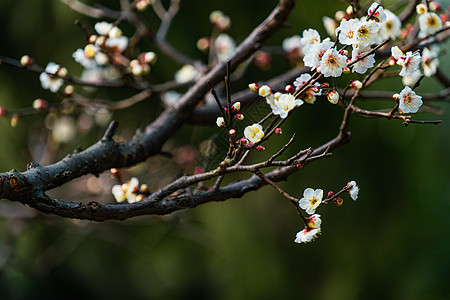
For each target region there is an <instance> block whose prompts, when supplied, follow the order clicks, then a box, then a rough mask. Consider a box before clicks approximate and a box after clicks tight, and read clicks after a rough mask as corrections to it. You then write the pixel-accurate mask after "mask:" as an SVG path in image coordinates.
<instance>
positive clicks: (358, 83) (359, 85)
mask: <svg viewBox="0 0 450 300" xmlns="http://www.w3.org/2000/svg"><path fill="white" fill-rule="evenodd" d="M350 87H351V88H352V89H354V90H360V89H361V88H362V82H361V81H359V80H353V81H352V83H351V84H350Z"/></svg>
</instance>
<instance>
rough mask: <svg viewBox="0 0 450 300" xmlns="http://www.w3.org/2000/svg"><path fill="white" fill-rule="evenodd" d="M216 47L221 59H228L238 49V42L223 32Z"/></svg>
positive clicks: (217, 40) (216, 41)
mask: <svg viewBox="0 0 450 300" xmlns="http://www.w3.org/2000/svg"><path fill="white" fill-rule="evenodd" d="M214 47H215V49H216V54H217V58H218V59H219V61H223V60H226V59H227V58H228V57H229V56H230V55H231V53H233V51H234V49H236V43H235V42H234V40H233V38H232V37H231V36H229V35H228V34H226V33H221V34H219V35H218V36H217V38H216V40H215V42H214Z"/></svg>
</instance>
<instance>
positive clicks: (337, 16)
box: [334, 10, 345, 22]
mask: <svg viewBox="0 0 450 300" xmlns="http://www.w3.org/2000/svg"><path fill="white" fill-rule="evenodd" d="M334 18H335V19H336V21H338V22H340V21H341V20H342V19H343V18H345V12H344V11H342V10H338V11H337V12H336V13H335V14H334Z"/></svg>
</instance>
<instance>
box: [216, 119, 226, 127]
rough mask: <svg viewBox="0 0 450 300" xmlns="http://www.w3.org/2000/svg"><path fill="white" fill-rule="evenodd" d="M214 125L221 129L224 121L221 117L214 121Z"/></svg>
mask: <svg viewBox="0 0 450 300" xmlns="http://www.w3.org/2000/svg"><path fill="white" fill-rule="evenodd" d="M216 124H217V126H218V127H220V128H223V127H225V119H224V118H223V117H218V118H217V119H216Z"/></svg>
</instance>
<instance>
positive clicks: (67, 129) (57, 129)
mask: <svg viewBox="0 0 450 300" xmlns="http://www.w3.org/2000/svg"><path fill="white" fill-rule="evenodd" d="M76 134H77V129H76V124H75V120H74V119H73V118H72V117H70V116H62V117H60V118H58V119H56V120H55V121H54V122H53V124H52V138H53V140H54V141H55V142H56V143H69V142H71V141H73V140H74V139H75V137H76Z"/></svg>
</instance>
